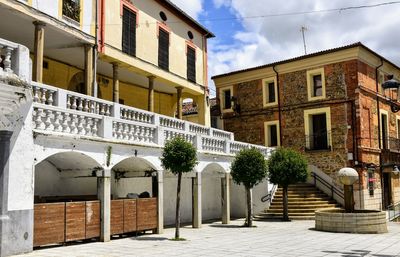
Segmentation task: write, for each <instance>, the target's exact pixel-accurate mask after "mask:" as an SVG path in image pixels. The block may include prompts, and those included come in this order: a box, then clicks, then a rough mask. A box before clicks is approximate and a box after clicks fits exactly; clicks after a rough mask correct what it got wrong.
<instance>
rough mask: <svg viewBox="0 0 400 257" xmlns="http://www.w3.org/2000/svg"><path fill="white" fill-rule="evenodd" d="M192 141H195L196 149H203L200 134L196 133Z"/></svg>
mask: <svg viewBox="0 0 400 257" xmlns="http://www.w3.org/2000/svg"><path fill="white" fill-rule="evenodd" d="M194 143H195V147H196V149H197V150H203V142H202V137H201V135H199V134H196V136H195V138H194Z"/></svg>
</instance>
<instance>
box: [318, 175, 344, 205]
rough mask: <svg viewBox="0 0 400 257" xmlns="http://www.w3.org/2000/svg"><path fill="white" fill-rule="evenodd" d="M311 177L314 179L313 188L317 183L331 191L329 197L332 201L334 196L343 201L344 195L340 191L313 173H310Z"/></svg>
mask: <svg viewBox="0 0 400 257" xmlns="http://www.w3.org/2000/svg"><path fill="white" fill-rule="evenodd" d="M311 176H312V177H313V178H314V186H317V181H318V182H320V183H322V184H323V185H324V186H326V187H328V188H330V190H331V197H332V199H334V197H333V196H334V195H335V194H336V195H337V196H339V198H341V199H343V200H344V193H343V191H342V190H340V189H338V188H336V187H335V186H334V185H332V184H331V183H329V182H328V181H326V180H325V179H323V178H322V177H320V176H318V175H317V174H316V173H315V172H311Z"/></svg>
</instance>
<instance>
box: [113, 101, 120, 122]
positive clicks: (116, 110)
mask: <svg viewBox="0 0 400 257" xmlns="http://www.w3.org/2000/svg"><path fill="white" fill-rule="evenodd" d="M111 116H112V117H114V118H116V119H121V105H120V104H119V103H114V104H113V106H112V113H111Z"/></svg>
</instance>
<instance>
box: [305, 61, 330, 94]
mask: <svg viewBox="0 0 400 257" xmlns="http://www.w3.org/2000/svg"><path fill="white" fill-rule="evenodd" d="M307 91H308V100H309V101H313V100H320V99H324V98H325V97H326V89H325V74H324V68H320V69H316V70H311V71H307Z"/></svg>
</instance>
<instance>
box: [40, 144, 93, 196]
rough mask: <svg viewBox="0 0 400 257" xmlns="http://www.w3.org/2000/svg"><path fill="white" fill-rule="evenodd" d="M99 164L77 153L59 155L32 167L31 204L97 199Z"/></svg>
mask: <svg viewBox="0 0 400 257" xmlns="http://www.w3.org/2000/svg"><path fill="white" fill-rule="evenodd" d="M99 169H100V164H99V163H98V162H96V161H95V160H94V159H92V158H91V157H89V156H87V155H85V154H83V153H79V152H62V153H57V154H54V155H52V156H49V157H47V158H46V159H45V160H43V161H41V162H40V163H38V164H36V166H35V188H34V191H35V202H36V203H39V202H40V203H44V202H45V203H46V202H57V201H64V200H65V201H69V200H73V199H78V200H82V199H97V196H96V195H97V179H96V178H97V177H96V171H97V170H99Z"/></svg>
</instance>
